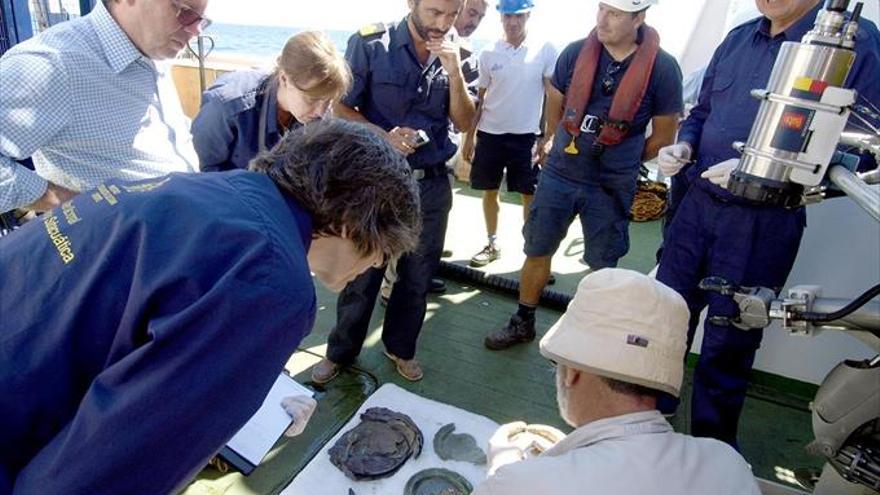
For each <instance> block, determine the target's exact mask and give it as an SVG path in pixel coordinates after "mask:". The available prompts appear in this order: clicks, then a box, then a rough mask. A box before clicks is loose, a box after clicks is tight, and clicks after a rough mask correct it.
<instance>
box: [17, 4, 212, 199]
mask: <svg viewBox="0 0 880 495" xmlns="http://www.w3.org/2000/svg"><path fill="white" fill-rule="evenodd" d="M207 3H208V0H185V2H184V0H126V1H120V0H103V2H98V3H97V5H95V8H94V9H93V10H92V12H91V13H90V14H89V15H87V16H85V17H81V18H79V19H74V20H72V21H69V22H65V23H62V24H59V25H57V26H55V27H53V28H51V29H49V30H47V31H45V32H44V33H42V34H40V35H39V36H37V37H35V38H33V39H30V40H28V41H26V42H24V43H21V44H20V45H17V46H15V47H13V48H12V49H11V50H9V52H7V53H6V54H5V55H4V56H3V58H2V59H0V213H2V212H7V211H9V210H12V209H16V208H22V209H29V210H35V211H46V210H49V209H51V208H53V207H55V206H58V205H59V204H61V203H62V202H64V201H65V200H67V199H69V198H70V197H72V196H73V195H75V194H76V193H78V192H80V191H83V190H86V189H91V188H93V187H95V186H97V185H98V184H100V183H102V182H104V181H106V180H109V179H123V180H137V179H147V178H153V177H158V176H162V175H165V174H167V173H169V172H194V171H196V170H197V169H198V159H197V158H196V154H195V151H194V150H193V146H192V138H191V136H190V133H189V121H188V119H187V118H186V117H185V116H184V114H183V110H182V109H181V106H180V100H179V98H178V95H177V91H176V90H175V88H174V84H173V82H172V80H171V73H170V70H169V69H168V68H167V67H165V66H164V64H162V63H159V61H161V60H165V59H170V58H173V57H174V56H176V55H177V53H178V52H180V50H182V49H183V48H184V46H185V45H186V43H187V42H188V41H189V40H190V39H191V38H192V37H193V36H195V35H197V34H198V33H199V32H201V31H202V29H204V28H206V27H207V26H208V24H209V23H210V21H209V20H208V19H206V18H205V17H204V16H203V15H202V12H204V9H205V7H206V6H207ZM29 158H32V159H33V165H34V168H35V170H31V169H30V168H28V167H27V166H25V165H23V164H22V162H25V161H26V160H27V159H29Z"/></svg>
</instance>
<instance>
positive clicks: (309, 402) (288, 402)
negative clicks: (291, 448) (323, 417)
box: [281, 395, 318, 437]
mask: <svg viewBox="0 0 880 495" xmlns="http://www.w3.org/2000/svg"><path fill="white" fill-rule="evenodd" d="M281 407H283V408H284V411H285V412H287V414H289V415H290V417H291V418H293V424H291V425H290V427H288V428H287V431H285V432H284V436H286V437H295V436H297V435H299V434H300V433H302V432H303V430H305V429H306V425H307V424H308V422H309V419H311V418H312V413H314V412H315V408H316V407H318V401H316V400H315V399H313V398H311V397H309V396H308V395H297V396H293V397H285V398H284V400H282V401H281Z"/></svg>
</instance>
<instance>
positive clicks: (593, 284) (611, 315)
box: [540, 268, 689, 397]
mask: <svg viewBox="0 0 880 495" xmlns="http://www.w3.org/2000/svg"><path fill="white" fill-rule="evenodd" d="M688 315H689V313H688V308H687V305H686V304H685V302H684V299H683V298H682V297H681V296H680V295H679V294H678V293H677V292H675V291H674V290H672V289H670V288H669V287H667V286H666V285H663V284H662V283H660V282H658V281H656V280H654V279H652V278H650V277H648V276H646V275H643V274H641V273H638V272H634V271H632V270H624V269H620V268H606V269H603V270H599V271H597V272H594V273H591V274H589V275H587V276H586V277H584V278H583V280H581V281H580V283H579V284H578V288H577V292H576V293H575V295H574V298H573V299H572V301H571V303H569V305H568V309H567V310H566V311H565V314H563V315H562V317H560V318H559V320H558V321H557V322H556V323H555V324H554V325H553V327H551V328H550V330H549V331H548V332H547V334H546V335H544V338H542V339H541V346H540V347H541V354H542V355H543V356H544V357H546V358H547V359H550V360H553V361H556V362H558V363H562V364H565V365H566V366H570V367H572V368H576V369H579V370H583V371H586V372H588V373H594V374H596V375H601V376H605V377H608V378H613V379H616V380H621V381H624V382H629V383H634V384H637V385H642V386H645V387H649V388H652V389H656V390H662V391H663V392H668V393H670V394H672V395H674V396H676V397H677V396H678V394H679V389H680V388H681V380H682V374H683V373H684V352H685V345H686V338H687V327H688Z"/></svg>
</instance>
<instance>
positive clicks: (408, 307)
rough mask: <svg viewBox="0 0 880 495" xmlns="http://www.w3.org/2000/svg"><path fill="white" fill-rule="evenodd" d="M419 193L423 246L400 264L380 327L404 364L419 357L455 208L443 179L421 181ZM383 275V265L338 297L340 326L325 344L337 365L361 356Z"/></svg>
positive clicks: (349, 286) (443, 177)
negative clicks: (448, 224)
mask: <svg viewBox="0 0 880 495" xmlns="http://www.w3.org/2000/svg"><path fill="white" fill-rule="evenodd" d="M419 192H420V198H421V206H422V233H421V236H420V237H419V245H418V247H417V248H416V250H415V251H413V252H411V253H408V254H405V255H403V256H402V257H401V258H400V259H399V260H398V261H397V282H396V283H395V284H394V289H393V290H392V291H391V297H390V298H389V300H388V305H387V307H386V308H385V321H384V323H383V326H382V342H383V343H384V344H385V349H386V350H388V352H390V353H391V354H394V355H395V356H397V357H399V358H401V359H412V358H413V357H414V356H415V353H416V342H417V341H418V338H419V332H420V331H421V329H422V322H423V320H424V318H425V309H426V305H427V294H428V287H429V286H430V283H431V277H432V276H433V274H434V272H435V271H436V270H437V266H438V265H439V263H440V254H441V253H442V252H443V241H444V238H445V237H446V220H447V217H448V215H449V209H450V208H451V207H452V189H451V188H450V185H449V178H448V177H447V176H446V175H445V174H442V175H440V176H436V177H431V178H426V179H423V180H420V181H419ZM384 273H385V267H384V266H383V267H381V268H371V269H369V270H367V271H366V272H365V273H363V274H362V275H361V276H359V277H358V278H356V279H354V280H353V281H351V282H350V283H349V284H348V286H346V288H345V289H344V290H343V291H342V292H341V293H340V294H339V299H338V300H337V302H336V326H335V327H334V328H333V330H332V331H331V332H330V337H329V338H328V339H327V358H328V359H330V360H331V361H333V362H334V363H338V364H351V363H352V362H353V361H354V360H355V358H356V357H357V355H358V354H359V353H360V351H361V347H362V346H363V344H364V340H365V339H366V337H367V332H368V330H369V325H370V318H371V316H372V314H373V308H374V307H375V305H376V296H377V295H378V293H379V287H380V286H381V284H382V276H383V274H384Z"/></svg>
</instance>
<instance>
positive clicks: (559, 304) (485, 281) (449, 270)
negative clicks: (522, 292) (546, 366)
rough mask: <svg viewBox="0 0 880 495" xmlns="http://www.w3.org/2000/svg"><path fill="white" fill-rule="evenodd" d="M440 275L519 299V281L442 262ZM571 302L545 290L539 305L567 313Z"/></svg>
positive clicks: (549, 290) (565, 295) (559, 293)
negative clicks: (566, 310)
mask: <svg viewBox="0 0 880 495" xmlns="http://www.w3.org/2000/svg"><path fill="white" fill-rule="evenodd" d="M438 274H439V275H440V276H441V277H444V278H448V279H450V280H454V281H456V282H459V283H466V284H470V285H475V286H477V287H480V288H484V289H490V290H493V291H495V292H499V293H501V294H504V295H508V296H513V297H515V298H518V297H519V280H514V279H511V278H507V277H501V276H498V275H492V274H489V273H486V272H484V271H482V270H475V269H473V268H470V267H468V266H462V265H457V264H455V263H450V262H448V261H442V260H441V261H440V268H439V269H438ZM569 302H571V295H569V294H565V293H563V292H558V291H555V290H551V289H548V288H545V289H544V292H542V293H541V300H540V301H539V304H540V305H541V306H544V307H547V308H551V309H556V310H559V311H565V309H566V308H567V307H568V303H569Z"/></svg>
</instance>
